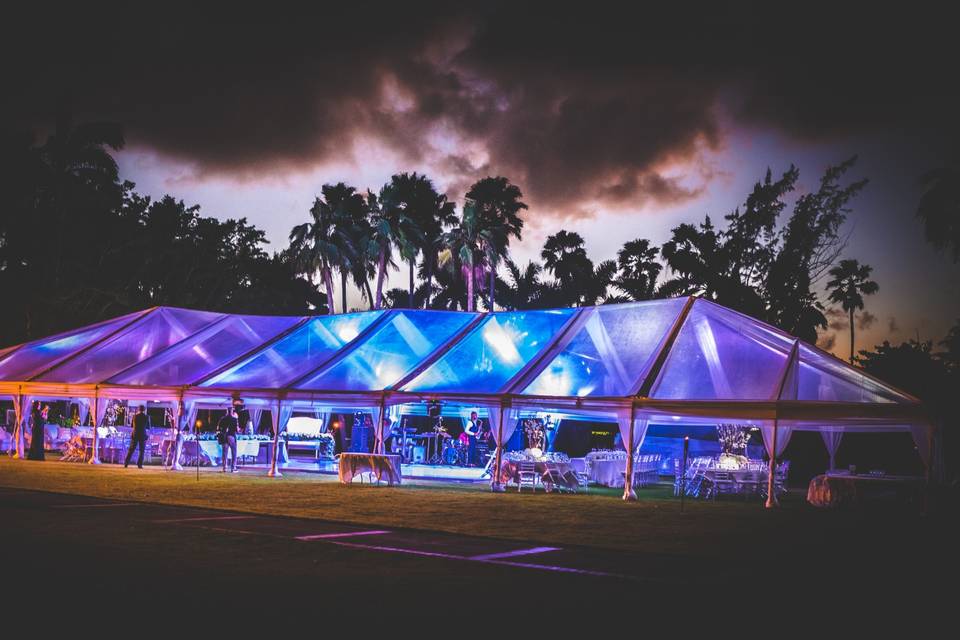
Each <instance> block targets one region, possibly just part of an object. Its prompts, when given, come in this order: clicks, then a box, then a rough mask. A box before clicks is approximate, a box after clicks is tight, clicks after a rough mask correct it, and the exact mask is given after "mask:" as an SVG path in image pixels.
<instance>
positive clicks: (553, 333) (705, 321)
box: [0, 298, 916, 404]
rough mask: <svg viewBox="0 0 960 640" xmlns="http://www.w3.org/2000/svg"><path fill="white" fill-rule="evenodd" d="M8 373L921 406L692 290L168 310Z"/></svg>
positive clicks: (69, 343)
mask: <svg viewBox="0 0 960 640" xmlns="http://www.w3.org/2000/svg"><path fill="white" fill-rule="evenodd" d="M794 349H796V355H795V357H793V358H791V353H792V352H793V351H794ZM661 365H662V366H661ZM9 382H18V383H30V382H38V383H39V382H50V383H65V384H107V385H119V386H124V387H164V388H165V387H180V388H183V387H202V388H209V389H225V390H232V389H264V390H284V391H289V392H306V393H311V394H312V393H315V392H316V393H321V392H331V393H339V392H380V391H384V390H388V391H391V392H400V393H403V392H409V393H413V394H426V395H443V394H459V395H469V394H508V393H509V394H512V395H521V396H527V397H536V396H539V397H546V398H555V397H570V398H589V397H597V398H629V397H632V396H636V395H637V394H638V393H639V392H640V390H641V388H642V389H644V390H645V389H650V392H649V397H650V398H651V399H653V400H665V401H674V400H689V401H715V400H719V401H723V400H730V401H735V400H742V401H770V400H778V399H780V400H800V401H813V402H819V403H824V402H844V403H874V404H877V403H882V404H889V403H915V402H916V401H915V399H913V398H912V397H910V396H908V395H906V394H904V393H902V392H900V391H898V390H897V389H894V388H893V387H890V386H888V385H885V384H883V383H881V382H878V381H876V380H874V379H873V378H871V377H869V376H867V375H866V374H864V373H863V372H862V371H861V370H859V369H858V368H856V367H853V366H851V365H849V364H847V363H845V362H843V361H841V360H838V359H837V358H834V357H833V356H830V355H829V354H826V353H824V352H822V351H820V350H818V349H816V348H815V347H812V346H810V345H807V344H804V343H802V342H799V341H797V340H795V339H794V338H792V337H790V336H788V335H787V334H785V333H783V332H781V331H779V330H777V329H774V328H772V327H769V326H768V325H765V324H764V323H762V322H759V321H757V320H754V319H752V318H749V317H747V316H744V315H742V314H739V313H736V312H734V311H731V310H729V309H726V308H724V307H721V306H719V305H717V304H714V303H711V302H708V301H705V300H695V301H693V302H692V304H691V303H690V302H689V299H688V298H679V299H669V300H653V301H648V302H637V303H628V304H616V305H605V306H601V307H587V308H581V309H553V310H537V311H505V312H497V313H487V314H472V313H463V312H448V311H423V310H393V311H370V312H362V313H351V314H343V315H334V316H315V317H282V316H252V315H229V314H219V313H210V312H203V311H191V310H186V309H176V308H170V307H157V308H154V309H150V310H147V311H142V312H138V313H135V314H130V315H127V316H123V317H120V318H115V319H113V320H108V321H106V322H102V323H99V324H96V325H91V326H88V327H84V328H80V329H76V330H73V331H69V332H66V333H62V334H59V335H56V336H52V337H50V338H45V339H42V340H36V341H33V342H29V343H25V344H23V345H19V346H17V347H12V348H9V349H6V350H0V383H9ZM781 387H782V393H781Z"/></svg>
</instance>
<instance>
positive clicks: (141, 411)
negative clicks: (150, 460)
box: [123, 405, 150, 469]
mask: <svg viewBox="0 0 960 640" xmlns="http://www.w3.org/2000/svg"><path fill="white" fill-rule="evenodd" d="M130 425H131V426H132V427H133V430H132V431H131V433H130V447H129V448H128V449H127V459H126V460H125V461H124V463H123V468H124V469H126V468H127V467H128V466H130V458H132V457H133V449H134V447H137V448H138V449H139V450H140V452H139V454H138V455H137V468H138V469H143V451H144V449H145V448H146V446H147V429H149V428H150V416H148V415H147V408H146V407H145V406H143V405H140V406H139V407H137V413H136V414H135V415H134V416H133V419H132V420H131V421H130Z"/></svg>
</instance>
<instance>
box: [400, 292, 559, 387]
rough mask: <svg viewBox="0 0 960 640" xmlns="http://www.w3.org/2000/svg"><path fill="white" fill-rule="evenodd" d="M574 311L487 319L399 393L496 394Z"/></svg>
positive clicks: (520, 313) (495, 315)
mask: <svg viewBox="0 0 960 640" xmlns="http://www.w3.org/2000/svg"><path fill="white" fill-rule="evenodd" d="M575 312H576V309H553V310H549V311H507V312H501V313H491V314H489V315H488V316H487V317H486V318H484V320H483V321H482V322H481V323H480V324H479V325H478V326H477V327H476V328H475V329H473V330H472V331H471V332H470V333H469V334H467V335H466V336H465V337H464V338H463V339H461V340H460V342H458V343H457V344H456V345H454V346H453V347H452V348H451V349H450V350H449V351H448V352H447V353H445V354H444V355H443V357H441V358H440V359H439V360H437V361H436V362H435V363H433V364H432V365H431V366H430V367H428V368H427V369H426V370H425V371H423V372H422V373H421V374H420V375H418V376H417V377H416V378H414V379H413V380H412V381H411V382H410V383H408V384H407V385H405V386H404V389H403V390H404V391H410V392H419V393H426V392H431V393H442V392H457V391H464V390H469V391H471V392H473V393H497V392H500V391H502V390H503V389H504V387H505V386H506V385H507V383H508V382H510V381H511V380H512V379H513V377H514V376H515V375H516V374H517V373H519V372H520V371H521V370H522V369H523V367H524V366H526V365H527V364H528V363H529V362H530V361H531V360H532V359H533V358H535V357H536V356H537V355H539V354H540V353H542V352H543V351H544V350H545V349H546V348H547V347H549V346H550V344H551V343H552V341H553V340H554V338H555V337H556V336H557V334H558V333H559V332H560V331H561V329H563V327H564V326H565V325H566V324H567V322H568V321H569V320H570V318H571V317H572V316H573V314H574V313H575Z"/></svg>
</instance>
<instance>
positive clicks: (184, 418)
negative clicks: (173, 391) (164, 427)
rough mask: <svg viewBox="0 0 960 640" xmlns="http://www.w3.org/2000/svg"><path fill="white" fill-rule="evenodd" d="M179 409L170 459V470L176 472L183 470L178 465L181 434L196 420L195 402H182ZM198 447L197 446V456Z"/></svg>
mask: <svg viewBox="0 0 960 640" xmlns="http://www.w3.org/2000/svg"><path fill="white" fill-rule="evenodd" d="M179 409H180V415H178V416H177V433H176V437H175V439H174V442H173V455H172V456H171V458H170V468H171V469H175V470H177V471H181V470H183V467H182V466H181V465H180V456H181V455H182V454H183V432H184V431H186V430H188V429H189V428H190V425H192V424H193V423H194V421H195V420H196V417H197V402H196V401H195V400H184V401H183V402H182V403H181V406H180V407H179ZM199 447H200V445H199V444H198V445H197V450H198V454H199Z"/></svg>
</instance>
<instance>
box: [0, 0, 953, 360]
mask: <svg viewBox="0 0 960 640" xmlns="http://www.w3.org/2000/svg"><path fill="white" fill-rule="evenodd" d="M518 6H519V3H496V2H493V3H484V5H483V8H477V9H456V10H454V9H450V8H449V7H447V6H446V5H444V4H440V3H437V4H435V5H431V4H423V3H419V4H418V3H394V6H393V8H390V9H384V8H381V7H378V6H377V5H372V4H366V3H363V2H350V3H344V4H343V7H347V8H343V7H322V8H320V9H318V11H317V12H316V13H314V14H309V15H308V14H302V15H298V14H294V13H284V14H282V18H279V17H271V16H268V15H262V14H260V13H256V14H248V15H243V14H241V13H238V12H237V11H236V10H235V9H231V11H230V13H229V15H227V14H213V13H210V14H204V15H201V14H199V13H198V12H197V10H196V9H182V10H180V9H174V8H172V6H171V5H167V4H164V5H157V8H156V9H154V10H150V11H143V12H142V13H141V14H139V15H134V14H131V13H129V11H130V9H124V10H123V13H106V12H104V13H103V14H101V15H92V14H90V13H77V14H75V15H71V14H65V13H63V12H62V11H60V10H58V11H56V12H54V11H48V12H45V13H43V12H38V13H35V14H34V15H29V16H26V15H25V16H21V17H12V16H11V19H9V20H7V21H6V25H5V28H4V32H5V33H4V34H3V37H2V39H0V49H2V51H0V53H2V59H3V63H2V66H3V75H2V78H3V79H2V82H3V83H4V94H5V96H6V97H5V98H4V100H3V101H2V104H0V110H2V116H3V118H2V121H3V122H4V126H12V127H19V126H29V127H32V128H34V129H35V130H36V131H37V132H38V139H39V135H41V133H40V132H42V131H43V129H44V127H46V126H49V123H50V122H51V120H52V118H53V116H54V114H55V112H56V108H57V105H58V104H62V103H63V102H64V100H65V99H66V100H67V101H68V103H69V104H70V107H71V111H72V112H73V114H74V117H75V118H76V119H78V120H102V119H111V120H115V121H119V122H121V123H123V124H124V125H125V126H126V131H127V138H128V147H127V149H126V150H125V151H124V152H123V153H121V154H120V162H121V167H122V171H123V175H124V177H127V178H129V179H132V180H133V181H135V182H137V184H138V186H139V189H140V190H142V191H144V192H146V193H149V194H151V195H154V196H158V195H161V194H163V193H166V192H170V193H173V194H174V195H177V196H178V197H182V198H184V199H185V200H187V201H188V202H189V203H194V202H196V203H199V204H201V205H202V206H203V211H204V213H206V214H209V215H216V216H218V217H237V216H241V215H243V216H247V217H248V218H249V219H250V220H252V221H254V222H255V223H256V224H258V225H259V226H261V227H263V228H265V229H266V230H267V231H268V235H269V237H270V239H271V240H272V241H273V243H274V245H275V246H276V245H281V244H283V243H284V242H285V237H286V233H287V232H288V231H289V228H290V227H291V226H292V225H293V224H295V223H297V222H300V221H302V219H303V218H304V217H305V215H306V211H307V209H308V207H309V204H310V202H311V201H312V199H313V197H314V195H315V194H316V193H317V192H318V190H319V187H320V185H321V184H323V183H324V182H330V181H339V180H345V181H347V182H350V183H353V184H355V185H356V186H358V187H360V188H366V187H371V188H374V189H376V188H378V187H379V186H380V185H381V184H382V183H383V182H384V181H385V180H386V179H387V178H388V177H389V175H390V174H391V173H393V172H395V171H398V170H419V171H425V172H426V173H427V174H428V175H430V176H431V177H433V178H434V179H435V181H436V182H437V184H438V186H440V187H441V188H443V189H445V190H447V192H448V194H449V195H451V197H454V198H455V199H457V200H458V201H459V200H460V199H461V198H462V194H463V192H464V190H465V187H466V186H467V185H469V184H470V183H472V182H473V181H474V180H476V179H477V178H479V177H483V176H485V175H488V174H494V175H495V174H502V175H507V176H509V177H510V178H511V179H512V180H513V181H514V182H516V183H518V184H520V185H521V186H522V188H523V189H524V192H525V195H526V200H527V202H528V203H529V204H530V205H531V208H530V211H529V214H528V224H529V227H528V230H527V232H525V234H524V242H523V243H522V244H520V245H519V246H517V247H516V249H515V253H516V254H517V256H518V257H519V258H520V259H526V258H527V257H532V256H533V255H535V254H536V253H537V251H538V249H539V246H540V245H541V244H542V241H543V239H544V237H545V236H546V235H547V234H549V233H553V232H555V231H556V230H558V229H559V228H561V227H564V228H567V229H570V230H576V231H578V232H580V233H581V234H582V235H584V237H585V238H586V239H587V243H588V249H589V251H590V253H591V254H592V255H593V256H594V257H595V258H598V259H599V258H603V257H608V256H610V255H612V253H613V252H614V251H615V250H616V248H617V247H618V246H619V245H620V244H622V242H623V241H625V240H627V239H630V238H632V237H649V238H650V239H652V240H653V241H655V242H657V243H660V242H663V241H664V240H666V239H667V237H668V235H669V230H670V228H672V227H673V226H675V225H677V224H679V223H680V222H685V221H692V220H694V219H700V218H702V216H703V214H705V213H709V214H711V216H713V217H714V218H715V219H717V218H720V217H722V215H723V214H725V213H727V212H728V211H730V210H731V209H732V208H733V207H735V206H736V205H737V204H739V203H740V202H742V200H743V199H744V197H745V196H746V193H747V192H748V190H749V189H750V187H751V186H752V184H753V182H754V181H755V180H757V179H758V178H759V177H761V176H762V174H763V172H764V171H765V169H766V167H768V166H770V167H771V168H772V169H773V170H774V171H775V172H776V171H783V170H784V169H786V168H787V167H788V166H789V164H790V163H791V162H793V163H796V164H798V165H799V167H800V169H801V172H802V174H801V183H802V188H808V187H811V186H813V185H814V183H815V181H816V179H817V178H818V177H819V174H820V172H822V170H823V169H824V167H825V166H827V165H828V164H830V163H835V162H839V161H840V160H842V159H844V158H846V157H848V156H850V155H853V154H859V156H860V164H859V166H858V167H857V169H856V176H855V177H861V176H866V177H869V178H870V179H871V185H870V186H869V187H868V189H867V191H866V192H865V193H864V194H863V195H862V196H860V197H859V198H858V199H857V200H856V202H855V203H854V206H855V211H854V213H853V214H852V215H851V217H850V222H849V225H850V226H849V230H852V233H851V240H850V246H849V248H848V251H847V252H846V253H847V255H848V256H849V257H856V258H858V259H860V260H861V261H864V262H867V263H869V264H872V265H874V267H875V274H874V275H875V278H876V279H877V280H878V282H879V283H880V286H881V291H880V293H879V294H878V295H876V296H874V297H873V299H871V300H869V301H868V310H869V311H870V312H871V314H872V316H873V317H875V319H874V320H872V321H871V320H870V317H869V316H868V317H866V318H864V319H863V320H862V322H863V328H864V333H863V335H864V342H863V343H862V344H863V345H866V344H868V343H874V342H876V341H877V340H880V339H883V338H884V337H887V336H889V337H891V338H892V339H894V340H898V339H905V338H906V337H912V336H913V335H914V331H915V330H916V331H919V332H920V335H921V337H922V338H936V339H939V338H940V337H941V336H942V334H943V333H944V332H945V330H946V328H947V327H948V326H949V325H950V324H952V322H953V320H954V319H955V318H956V317H958V316H960V303H958V300H960V269H958V268H957V267H956V266H955V265H953V264H952V263H951V262H950V261H949V260H948V259H947V258H946V257H945V256H941V255H938V254H935V253H933V252H932V250H930V249H929V248H928V247H927V245H926V244H925V243H924V242H923V239H922V230H921V228H920V226H919V224H918V223H917V222H916V221H915V220H914V218H913V213H914V210H915V206H916V202H917V199H918V197H919V194H920V185H919V182H918V178H919V176H920V175H921V174H922V173H923V172H925V171H927V170H928V169H930V168H933V167H934V166H937V165H939V164H942V163H944V162H946V161H947V159H948V158H951V157H956V155H955V154H956V153H957V151H958V146H960V145H958V144H957V143H958V139H960V125H958V121H957V117H956V115H957V114H958V113H960V87H958V83H957V82H956V75H957V74H956V69H955V67H956V63H957V47H956V33H955V28H954V24H955V23H954V22H953V21H952V20H950V19H948V18H947V15H946V14H943V13H940V12H941V10H940V9H933V8H925V7H924V6H922V5H921V4H918V3H911V4H910V5H909V6H907V7H906V8H907V9H909V11H910V13H901V12H886V10H881V9H879V7H880V5H876V4H873V5H863V7H862V8H861V9H850V10H843V12H839V11H838V9H837V8H836V7H834V6H831V5H826V4H825V5H817V4H814V3H802V4H795V5H791V6H790V8H789V9H781V10H778V12H777V13H772V12H771V6H770V4H769V3H766V4H756V5H742V6H741V8H740V9H737V10H729V9H722V10H721V9H718V8H716V7H715V8H713V9H710V10H708V11H707V12H706V13H704V12H703V10H701V9H698V8H695V7H694V6H692V5H691V6H682V7H680V8H678V9H676V10H671V11H665V10H660V9H656V10H653V9H649V8H646V7H634V9H633V12H632V13H626V12H624V10H623V9H622V8H615V7H616V5H610V6H609V7H608V6H606V5H605V4H604V3H597V2H591V3H583V4H582V5H580V6H579V8H577V9H575V10H574V9H567V10H561V9H560V7H561V5H560V4H559V3H531V4H529V5H524V7H523V8H519V9H518V8H517V7H518ZM902 8H903V7H901V9H902ZM258 9H259V10H263V7H258ZM878 10H879V11H880V13H878ZM952 154H953V155H952ZM829 333H832V332H828V334H827V335H826V336H824V340H825V342H829ZM842 344H843V342H842V340H841V341H840V345H842ZM838 350H839V351H840V352H843V348H842V347H839V346H838Z"/></svg>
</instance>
